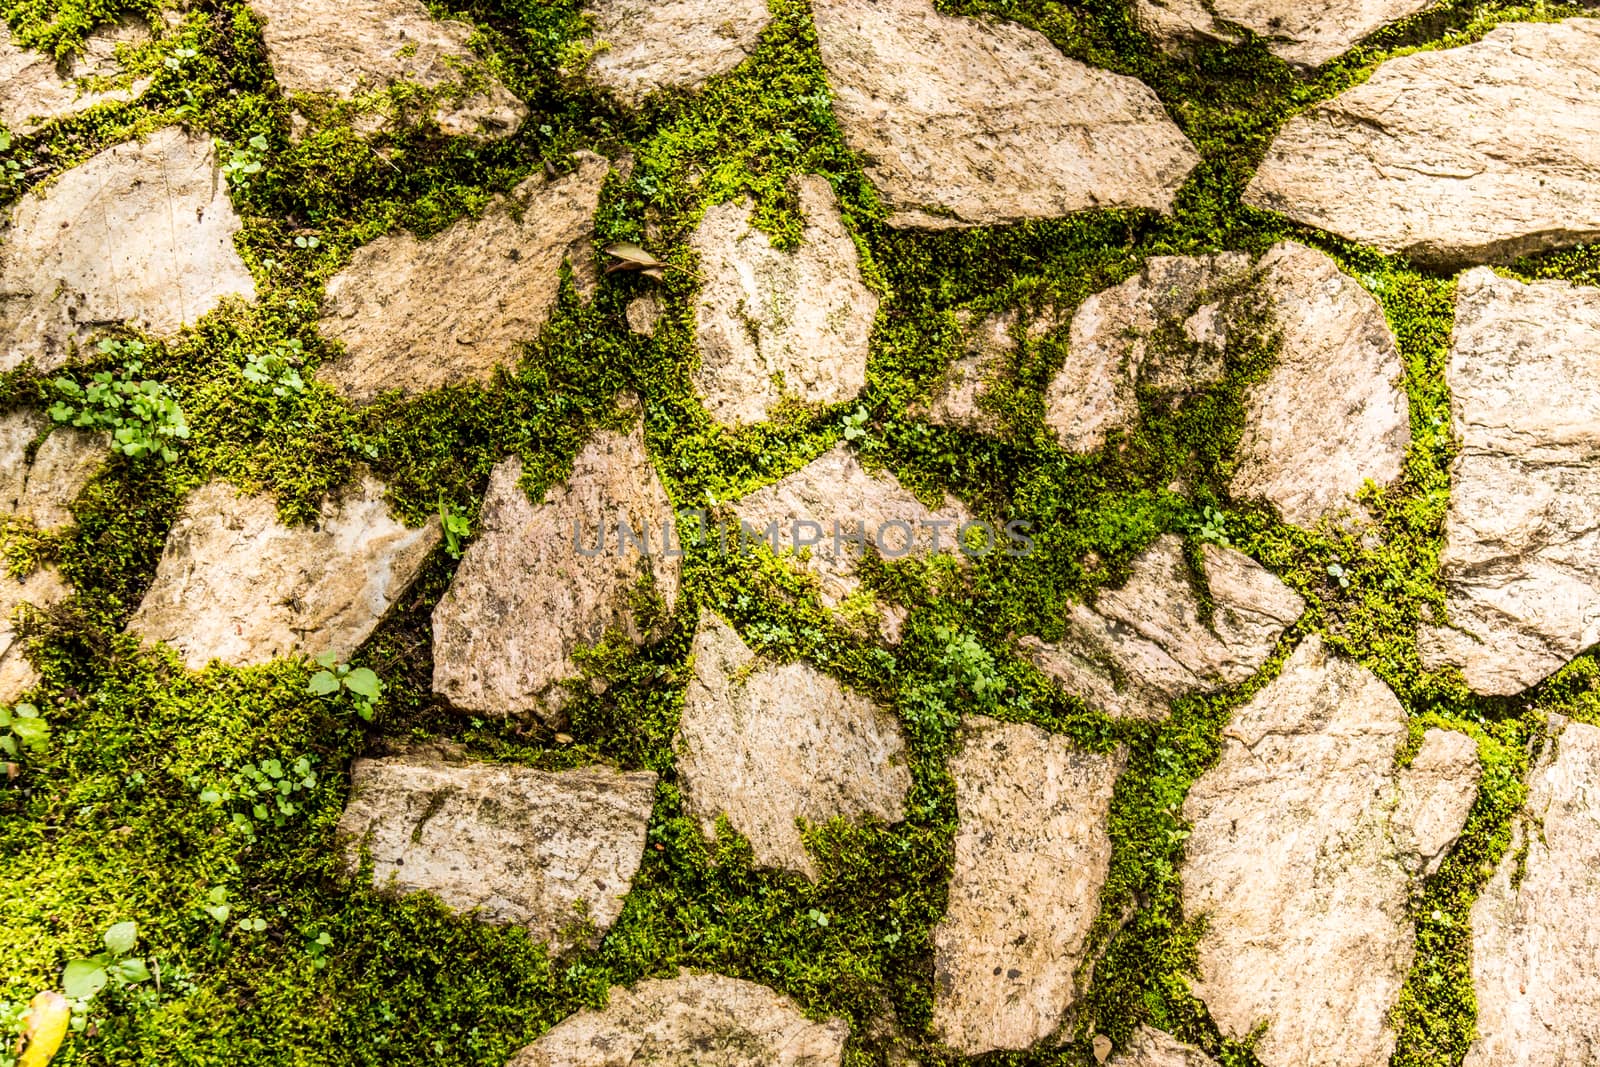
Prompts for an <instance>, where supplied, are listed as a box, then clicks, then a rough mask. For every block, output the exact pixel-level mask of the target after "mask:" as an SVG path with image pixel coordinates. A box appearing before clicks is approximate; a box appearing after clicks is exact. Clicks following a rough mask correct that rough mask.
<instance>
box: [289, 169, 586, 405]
mask: <svg viewBox="0 0 1600 1067" xmlns="http://www.w3.org/2000/svg"><path fill="white" fill-rule="evenodd" d="M575 159H576V161H577V167H576V169H575V170H573V171H572V172H571V173H569V174H565V175H562V176H561V177H558V178H554V179H549V178H546V177H545V175H543V174H542V173H541V174H536V175H534V176H533V177H531V178H529V179H527V180H526V181H524V182H523V183H522V184H520V185H518V186H517V187H516V188H515V189H513V190H512V191H511V193H510V194H509V195H506V196H497V197H495V198H494V199H493V200H492V201H490V203H489V206H488V207H487V208H485V209H484V212H483V215H482V216H481V217H479V218H463V219H460V220H458V221H457V222H456V223H455V224H454V225H452V226H451V227H450V228H449V229H447V230H445V231H444V232H443V233H440V234H436V235H435V236H433V237H430V238H428V239H427V240H418V238H417V236H416V235H415V234H413V233H410V232H408V231H397V232H394V233H390V234H386V235H385V236H383V237H380V238H378V239H377V240H376V241H373V242H371V243H370V244H367V245H363V246H362V247H361V248H359V249H357V250H356V253H355V255H354V256H352V257H351V259H350V264H349V265H348V266H347V267H345V268H344V270H342V271H340V272H339V273H338V274H337V275H335V276H334V277H333V279H332V280H331V281H329V282H328V286H327V296H326V299H325V301H324V304H323V308H322V318H321V321H320V322H319V323H318V326H319V328H320V329H321V330H322V332H323V334H324V335H325V336H326V337H328V338H330V339H332V340H337V341H343V342H344V346H345V351H344V353H343V354H342V355H340V356H338V357H336V358H334V359H333V360H332V361H330V362H329V363H327V364H326V365H325V366H324V367H323V368H322V370H321V371H319V372H318V375H317V376H318V377H319V378H321V379H322V380H323V381H326V382H328V383H329V384H330V385H332V386H333V387H334V388H336V389H338V390H340V391H341V392H343V393H344V394H346V395H347V396H349V397H351V398H352V399H354V400H356V401H358V402H364V401H368V400H372V399H373V398H375V397H376V396H378V394H380V393H382V392H384V391H385V390H389V389H398V390H400V391H401V392H403V393H420V392H425V391H427V390H429V389H438V388H441V387H443V386H447V385H461V384H465V383H468V382H478V381H487V380H488V379H489V378H491V377H493V375H494V370H495V368H496V367H499V366H503V365H514V364H515V363H516V361H517V357H518V346H519V345H520V344H522V343H524V342H527V341H533V340H536V339H537V338H538V336H539V331H540V330H541V329H542V328H543V327H544V324H545V320H546V319H547V318H549V315H550V311H551V309H552V308H554V307H555V305H556V298H557V296H558V295H559V292H560V285H561V275H560V270H561V263H562V261H563V260H564V259H567V258H569V257H570V258H571V260H572V262H573V264H574V266H576V265H577V264H578V263H579V262H585V263H587V262H588V261H589V260H591V259H592V258H593V253H592V252H591V251H590V250H589V248H588V247H587V242H588V237H589V233H590V230H591V229H592V227H593V223H594V213H595V208H596V207H597V206H598V205H599V202H600V185H601V183H602V182H604V181H605V177H606V174H607V173H608V172H609V170H610V164H609V163H607V162H606V160H604V159H601V158H600V157H599V156H597V155H594V154H592V153H589V152H580V153H578V154H577V156H576V157H575Z"/></svg>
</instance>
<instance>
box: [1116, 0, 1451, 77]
mask: <svg viewBox="0 0 1600 1067" xmlns="http://www.w3.org/2000/svg"><path fill="white" fill-rule="evenodd" d="M1437 2H1438V0H1332V2H1331V3H1325V4H1315V5H1313V4H1304V3H1298V4H1297V3H1294V2H1292V0H1133V13H1134V17H1135V18H1136V19H1137V20H1138V21H1139V24H1140V25H1141V26H1143V27H1144V29H1145V32H1147V33H1149V34H1150V35H1151V36H1152V37H1154V38H1155V39H1156V43H1157V44H1159V45H1161V46H1162V47H1163V48H1165V49H1168V50H1171V49H1173V48H1174V47H1178V46H1181V45H1182V44H1184V43H1185V42H1187V41H1192V40H1196V39H1208V40H1218V41H1227V40H1236V39H1237V36H1236V35H1235V34H1233V33H1231V32H1229V31H1228V30H1227V29H1225V28H1223V27H1222V26H1220V25H1218V24H1217V22H1216V19H1223V20H1226V21H1228V22H1231V23H1235V24H1237V25H1239V26H1243V27H1244V28H1245V29H1247V30H1249V31H1251V32H1252V33H1254V34H1256V35H1257V36H1258V37H1262V38H1264V39H1265V40H1266V43H1267V48H1268V49H1270V50H1271V51H1272V54H1273V55H1275V56H1278V57H1279V58H1280V59H1283V60H1285V61H1286V62H1289V63H1293V64H1294V65H1296V66H1299V67H1317V66H1321V65H1322V64H1324V63H1326V62H1327V61H1328V60H1330V59H1332V58H1334V57H1335V56H1337V55H1339V54H1340V53H1342V52H1346V51H1348V50H1349V49H1350V48H1351V46H1353V45H1355V44H1356V43H1357V42H1358V41H1360V40H1361V39H1362V38H1364V37H1367V36H1370V35H1371V34H1373V33H1375V32H1376V31H1378V30H1380V29H1382V28H1383V27H1384V26H1386V25H1388V24H1389V23H1391V22H1397V21H1399V20H1400V19H1403V18H1405V17H1406V16H1408V15H1415V14H1416V13H1417V12H1419V11H1424V10H1426V9H1428V8H1429V7H1432V6H1433V5H1434V4H1435V3H1437ZM1208 9H1209V10H1208ZM1213 13H1215V16H1216V18H1215V19H1213V17H1212V16H1213Z"/></svg>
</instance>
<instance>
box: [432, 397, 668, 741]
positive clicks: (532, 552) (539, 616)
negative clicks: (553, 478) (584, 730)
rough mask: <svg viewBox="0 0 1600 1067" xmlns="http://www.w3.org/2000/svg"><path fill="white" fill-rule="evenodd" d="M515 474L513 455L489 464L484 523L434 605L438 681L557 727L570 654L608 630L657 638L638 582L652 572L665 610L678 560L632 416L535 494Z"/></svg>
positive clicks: (463, 703)
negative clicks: (640, 601) (665, 537)
mask: <svg viewBox="0 0 1600 1067" xmlns="http://www.w3.org/2000/svg"><path fill="white" fill-rule="evenodd" d="M521 477H522V461H521V460H520V459H517V458H514V457H513V458H511V459H508V460H505V461H503V462H501V463H500V464H499V465H497V466H496V467H495V469H494V471H493V473H492V474H490V476H489V491H488V495H487V496H485V498H484V501H483V512H482V524H483V529H482V533H481V534H480V535H479V536H478V539H477V540H476V541H474V542H473V543H472V545H471V546H470V547H469V548H468V549H467V551H466V553H465V554H464V555H463V556H462V558H461V566H460V567H459V568H457V570H456V575H455V579H454V580H453V581H452V582H451V583H450V589H449V591H448V592H446V593H445V595H444V597H443V598H442V599H441V600H440V601H439V603H438V606H437V607H435V608H434V611H433V689H434V692H436V693H438V694H440V695H441V696H444V697H446V698H447V699H448V700H449V701H450V703H451V704H453V705H455V706H456V707H457V708H460V709H462V710H464V711H480V712H490V713H493V714H497V715H513V714H521V713H523V712H532V713H534V714H535V715H538V716H540V717H541V718H544V719H545V720H546V721H548V722H550V723H551V724H552V725H555V724H559V723H560V722H562V721H563V713H562V710H561V709H562V706H563V705H564V704H565V703H566V700H567V694H566V693H565V691H564V690H563V688H562V687H561V685H560V683H561V682H563V681H565V680H567V679H572V678H576V677H577V676H578V675H579V674H580V673H581V670H580V668H579V667H578V664H577V663H576V662H575V661H574V659H573V653H574V652H576V651H578V650H579V649H580V648H582V647H586V646H589V645H593V644H596V643H597V642H599V641H600V640H601V639H602V638H603V637H605V635H606V633H607V631H612V630H614V631H617V632H620V633H622V634H623V635H625V636H626V637H627V638H628V639H629V640H631V641H634V642H635V643H642V642H644V641H646V640H648V639H650V637H651V636H652V635H651V634H650V633H648V632H647V631H646V630H645V628H644V627H643V626H642V625H641V624H640V622H639V620H638V618H637V616H636V614H635V608H634V596H635V593H636V591H637V589H638V588H639V583H640V582H641V581H642V580H644V579H647V578H648V579H650V580H651V582H652V583H653V585H654V589H655V593H656V595H657V596H659V597H660V599H661V600H662V602H663V603H665V604H666V605H667V606H668V607H669V608H670V607H671V606H672V605H673V604H674V603H675V602H676V601H677V598H678V576H679V560H678V558H677V557H676V556H672V555H668V554H667V553H666V551H665V546H664V545H663V544H662V542H661V533H662V527H663V524H665V523H669V522H670V521H671V520H672V517H673V511H672V505H671V502H670V501H668V499H667V494H666V491H665V490H664V489H663V488H662V487H661V480H660V478H659V477H657V475H656V471H655V467H654V466H652V465H651V462H650V455H649V452H648V451H647V450H646V448H645V442H644V430H643V427H642V426H641V425H639V424H638V423H635V424H634V427H633V428H632V429H631V430H629V431H628V432H626V433H621V432H617V431H614V430H602V431H600V432H598V433H596V434H595V435H594V436H592V437H591V438H589V440H588V441H587V442H586V443H585V444H584V446H583V447H582V448H581V449H580V450H579V451H578V454H577V456H576V458H575V459H574V460H573V464H572V474H571V476H570V477H569V478H568V479H567V480H566V482H564V483H562V484H560V485H555V486H552V487H551V488H550V489H549V490H548V491H547V492H546V493H545V497H544V500H543V501H541V502H539V503H534V502H533V501H530V500H529V499H528V494H527V493H526V492H525V491H524V490H523V489H522V487H521V486H520V485H518V481H519V480H520V479H521ZM622 523H626V524H627V526H628V527H629V529H631V530H632V531H634V533H635V534H637V535H639V536H640V537H641V538H642V537H648V538H649V545H650V547H651V552H650V553H649V554H646V553H645V552H642V551H640V550H639V547H638V544H637V542H636V541H624V540H623V539H622V538H621V537H620V536H619V532H618V531H619V524H622ZM601 524H604V531H603V533H602V530H601V528H600V527H601ZM602 536H603V538H604V540H601V538H602ZM675 546H676V542H674V547H675ZM596 549H599V551H598V552H596Z"/></svg>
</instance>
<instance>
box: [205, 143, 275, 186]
mask: <svg viewBox="0 0 1600 1067" xmlns="http://www.w3.org/2000/svg"><path fill="white" fill-rule="evenodd" d="M217 146H218V147H219V148H220V149H222V151H223V152H226V153H228V155H227V158H225V159H224V160H223V161H222V173H223V174H224V175H225V176H226V177H227V179H228V183H229V184H230V185H232V186H233V187H234V188H235V189H248V188H249V187H250V180H251V179H252V178H254V177H255V176H256V175H257V174H260V173H261V168H262V166H263V163H262V160H264V159H265V158H266V155H267V139H266V138H265V137H263V136H262V135H261V134H259V133H258V134H256V135H255V136H254V137H252V138H250V140H248V141H246V142H245V143H244V144H242V145H241V144H234V143H233V142H231V141H223V140H218V141H217Z"/></svg>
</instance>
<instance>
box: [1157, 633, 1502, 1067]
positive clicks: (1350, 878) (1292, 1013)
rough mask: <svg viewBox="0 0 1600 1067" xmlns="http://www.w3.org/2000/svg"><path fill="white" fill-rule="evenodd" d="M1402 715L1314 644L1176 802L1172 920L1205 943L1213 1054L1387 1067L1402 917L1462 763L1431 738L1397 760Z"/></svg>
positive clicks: (1384, 692)
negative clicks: (1176, 911) (1216, 1043)
mask: <svg viewBox="0 0 1600 1067" xmlns="http://www.w3.org/2000/svg"><path fill="white" fill-rule="evenodd" d="M1406 735H1407V727H1406V714H1405V711H1404V709H1403V708H1401V706H1400V702H1399V701H1398V700H1396V699H1395V696H1394V694H1393V693H1391V692H1390V691H1389V689H1388V687H1387V686H1385V685H1384V684H1383V683H1382V682H1381V681H1379V680H1378V679H1377V678H1376V677H1375V676H1374V675H1372V674H1371V673H1370V672H1368V671H1367V670H1366V669H1365V668H1364V667H1362V666H1360V665H1359V664H1357V663H1355V662H1354V661H1353V660H1349V659H1345V658H1343V657H1341V656H1338V655H1336V654H1334V653H1332V652H1330V651H1328V650H1327V649H1326V648H1325V647H1324V646H1323V644H1322V641H1321V639H1320V638H1319V637H1316V636H1312V637H1309V638H1307V639H1306V640H1305V641H1304V642H1302V643H1301V645H1300V647H1299V648H1298V649H1296V650H1295V653H1294V655H1292V656H1290V657H1289V660H1288V662H1287V663H1285V664H1284V667H1283V673H1282V674H1281V675H1280V676H1279V677H1278V678H1277V679H1275V680H1274V681H1273V682H1271V683H1270V684H1269V685H1267V686H1266V687H1265V688H1263V689H1262V690H1261V691H1260V692H1259V693H1257V694H1256V695H1255V697H1254V698H1253V699H1252V700H1250V702H1249V703H1247V704H1245V705H1244V706H1243V707H1241V708H1239V709H1238V710H1237V711H1236V712H1234V715H1233V720H1232V722H1231V723H1230V724H1229V725H1228V727H1227V728H1226V730H1225V731H1224V734H1223V742H1222V753H1221V756H1220V758H1219V759H1218V761H1217V763H1216V765H1215V766H1213V767H1212V768H1211V769H1210V770H1208V771H1206V772H1205V773H1204V774H1202V775H1201V776H1200V778H1199V779H1198V780H1197V781H1196V782H1195V783H1194V786H1193V787H1192V788H1191V789H1190V791H1189V796H1188V799H1187V800H1186V801H1185V802H1184V807H1183V814H1184V818H1185V819H1187V820H1188V821H1189V822H1190V823H1191V824H1192V832H1191V835H1190V837H1189V839H1188V842H1187V844H1186V846H1185V856H1184V860H1183V866H1182V870H1181V875H1182V883H1183V907H1184V912H1185V915H1186V916H1187V917H1188V918H1190V919H1191V920H1194V919H1200V918H1202V917H1203V918H1204V919H1205V921H1206V923H1207V926H1206V929H1205V932H1204V933H1203V934H1202V935H1201V938H1200V943H1199V946H1198V951H1199V976H1198V978H1197V979H1196V980H1195V981H1194V982H1193V989H1194V992H1195V993H1196V995H1198V996H1199V997H1200V998H1201V999H1202V1000H1204V1001H1205V1003H1206V1007H1207V1008H1208V1009H1210V1012H1211V1017H1212V1019H1214V1020H1215V1021H1216V1023H1217V1026H1218V1027H1219V1028H1220V1030H1221V1031H1222V1034H1223V1036H1224V1037H1232V1038H1243V1037H1245V1036H1246V1035H1248V1034H1249V1033H1250V1032H1251V1030H1252V1029H1253V1028H1254V1027H1255V1026H1256V1025H1257V1024H1259V1023H1263V1022H1265V1023H1266V1024H1267V1031H1266V1035H1265V1036H1264V1037H1263V1038H1262V1039H1261V1042H1260V1043H1259V1044H1258V1045H1257V1046H1256V1055H1257V1057H1258V1059H1259V1060H1260V1061H1261V1063H1262V1064H1263V1065H1264V1067H1349V1065H1351V1064H1374V1065H1377V1064H1385V1063H1388V1062H1389V1057H1390V1055H1391V1053H1392V1052H1393V1051H1394V1043H1395V1035H1394V1031H1393V1029H1392V1028H1391V1025H1390V1022H1389V1013H1390V1010H1391V1009H1392V1008H1393V1006H1394V1003H1395V998H1396V996H1397V995H1398V993H1399V991H1400V986H1401V984H1402V983H1403V982H1404V980H1405V976H1406V972H1407V970H1408V969H1409V968H1410V966H1411V960H1412V955H1413V952H1414V947H1415V941H1414V939H1415V933H1414V931H1413V929H1412V923H1411V917H1410V915H1409V913H1408V911H1407V908H1408V904H1409V900H1410V895H1411V893H1412V891H1413V890H1414V889H1415V888H1416V887H1417V884H1418V880H1419V879H1420V878H1421V876H1422V875H1423V874H1424V873H1425V872H1426V871H1427V870H1429V869H1431V868H1432V867H1433V866H1435V865H1436V864H1437V863H1438V862H1439V860H1440V858H1441V857H1442V856H1443V854H1444V853H1445V851H1446V850H1447V849H1448V848H1449V846H1450V845H1451V843H1452V842H1453V841H1454V839H1455V837H1456V835H1457V834H1458V833H1459V832H1460V830H1461V827H1462V825H1463V824H1464V823H1465V821H1466V817H1467V813H1468V811H1469V810H1470V809H1471V806H1472V803H1473V801H1474V798H1475V797H1476V794H1477V782H1478V776H1479V773H1480V771H1479V767H1478V760H1477V750H1476V746H1475V745H1474V744H1473V743H1472V742H1471V740H1469V739H1468V738H1466V737H1464V736H1463V735H1461V734H1456V733H1450V732H1446V731H1443V730H1428V731H1427V732H1426V733H1425V734H1424V737H1423V742H1422V748H1421V751H1420V752H1419V753H1418V754H1417V755H1416V758H1415V760H1414V762H1413V763H1412V765H1411V766H1410V767H1409V768H1407V769H1405V770H1400V769H1399V768H1398V767H1397V766H1396V755H1397V752H1398V750H1399V749H1400V747H1401V746H1402V745H1403V744H1404V743H1405V740H1406Z"/></svg>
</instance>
